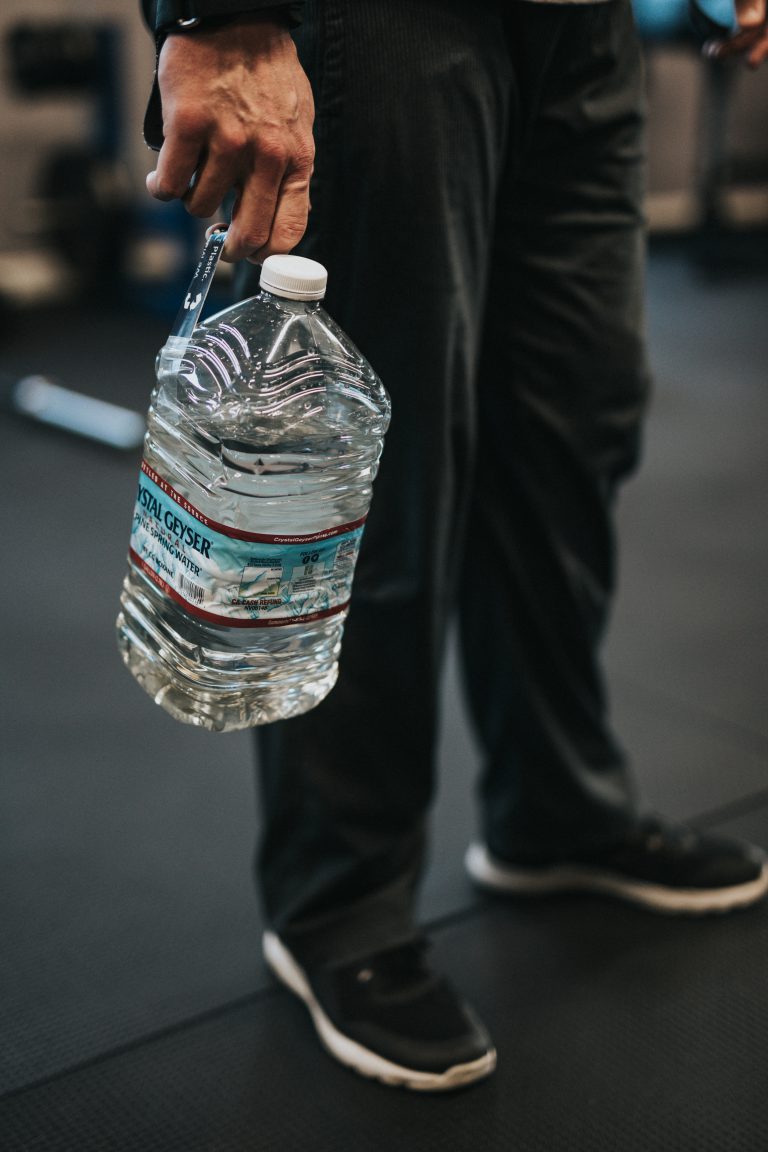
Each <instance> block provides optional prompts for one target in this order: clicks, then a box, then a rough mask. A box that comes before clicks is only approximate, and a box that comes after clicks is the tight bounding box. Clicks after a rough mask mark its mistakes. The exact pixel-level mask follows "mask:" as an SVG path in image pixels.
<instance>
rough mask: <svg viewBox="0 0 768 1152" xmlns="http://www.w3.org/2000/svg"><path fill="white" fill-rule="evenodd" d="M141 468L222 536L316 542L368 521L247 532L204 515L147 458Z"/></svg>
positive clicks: (266, 541)
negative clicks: (296, 532) (301, 531)
mask: <svg viewBox="0 0 768 1152" xmlns="http://www.w3.org/2000/svg"><path fill="white" fill-rule="evenodd" d="M141 470H142V472H143V473H144V474H145V476H148V477H149V478H150V480H152V481H153V483H155V484H157V486H158V488H160V489H161V490H162V491H163V492H165V494H166V496H170V497H171V499H172V500H175V501H176V503H177V504H178V505H179V507H180V508H183V509H184V511H185V512H188V513H189V515H190V516H194V517H195V519H196V520H199V521H200V523H201V524H204V525H205V527H206V528H212V529H213V530H214V531H215V532H220V533H221V534H222V536H230V537H232V539H234V540H250V541H253V542H254V543H255V544H316V543H317V542H318V541H319V540H330V539H332V538H333V537H334V536H343V535H344V533H345V532H353V531H354V530H355V528H362V526H363V524H365V521H366V517H365V516H361V517H360V519H359V520H351V521H350V522H349V523H348V524H339V525H338V527H336V528H324V529H322V531H320V532H310V533H309V534H308V535H306V536H270V535H268V534H267V533H266V532H245V531H244V530H243V529H242V528H233V527H232V525H231V524H221V523H220V522H219V521H218V520H211V519H209V517H207V516H204V515H203V514H202V512H199V511H198V510H197V508H195V506H194V505H193V504H190V503H189V501H188V500H187V499H186V497H185V496H182V495H181V493H180V492H177V491H176V489H175V488H174V487H172V485H170V484H169V483H168V481H167V480H163V478H162V476H161V475H160V474H159V473H158V472H155V470H154V468H153V467H152V466H151V465H150V464H147V462H146V460H142V462H141Z"/></svg>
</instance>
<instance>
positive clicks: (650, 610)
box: [0, 250, 768, 1152]
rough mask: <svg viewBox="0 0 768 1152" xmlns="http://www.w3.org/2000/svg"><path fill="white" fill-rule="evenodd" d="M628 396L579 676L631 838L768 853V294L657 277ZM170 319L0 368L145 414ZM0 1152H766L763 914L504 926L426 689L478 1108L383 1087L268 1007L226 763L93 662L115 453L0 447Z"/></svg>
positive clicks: (474, 755)
mask: <svg viewBox="0 0 768 1152" xmlns="http://www.w3.org/2000/svg"><path fill="white" fill-rule="evenodd" d="M648 296H649V332H650V346H651V352H652V358H653V364H654V369H655V375H656V389H655V397H654V401H653V406H652V411H651V416H650V419H649V424H648V430H647V438H646V448H645V458H644V463H643V467H642V470H641V471H640V473H639V474H638V476H637V477H636V478H635V479H633V480H632V481H631V483H630V484H629V485H628V486H627V487H626V489H625V491H624V493H623V495H622V499H621V503H620V508H619V518H620V526H621V535H622V560H621V589H620V594H619V597H618V601H617V604H616V610H615V615H614V623H613V627H612V630H611V634H610V639H609V642H608V645H607V649H606V664H607V668H608V671H609V678H610V684H611V689H612V700H613V712H614V717H615V722H616V726H617V728H618V730H619V732H620V734H621V736H622V738H623V740H624V742H625V744H626V745H627V747H628V748H629V749H630V750H631V753H632V757H633V761H634V764H635V770H636V774H637V778H638V781H639V786H640V791H641V795H642V798H643V801H644V805H645V807H647V808H649V809H654V810H658V811H662V812H664V813H665V814H667V815H669V816H672V817H676V818H684V819H686V820H689V821H691V822H693V823H694V824H695V825H698V826H699V827H705V828H713V829H717V830H718V831H722V832H726V833H729V834H735V835H739V836H743V837H746V838H749V839H750V840H752V841H754V842H756V843H758V844H761V845H762V846H763V847H764V848H768V709H767V708H766V687H768V675H767V672H768V668H767V663H768V656H767V652H768V643H767V642H768V628H767V627H766V625H767V624H768V620H767V619H766V617H767V605H768V598H767V596H766V592H767V590H768V524H767V523H766V491H767V488H766V481H768V441H767V440H766V427H767V426H768V387H766V384H767V383H768V378H767V375H766V365H767V364H768V323H766V316H767V315H768V273H762V272H759V271H755V270H754V269H753V270H752V271H751V272H750V273H749V274H742V273H738V272H733V273H732V274H728V275H721V276H717V277H713V276H711V275H705V274H702V272H701V270H700V269H699V268H698V267H697V266H696V264H695V263H694V262H693V261H691V260H690V259H689V257H688V256H687V254H686V253H685V251H679V250H673V251H666V250H655V251H653V252H652V254H651V260H650V269H649V282H648ZM168 324H169V321H168V318H167V317H163V316H158V315H152V314H148V313H146V312H143V311H141V310H139V309H136V310H134V311H131V312H129V313H121V312H119V311H118V310H117V309H115V308H114V307H111V306H109V305H108V304H100V305H96V306H94V307H91V308H88V309H84V308H73V307H63V306H62V307H48V308H46V309H45V310H42V311H41V310H37V311H35V312H27V313H20V314H19V315H18V316H17V317H16V318H15V321H14V323H13V324H6V327H5V329H4V331H3V333H2V336H0V371H2V372H4V373H10V374H16V375H22V374H24V373H28V372H47V373H50V374H52V375H55V376H56V377H57V378H58V379H59V380H60V381H61V382H62V383H64V384H66V385H68V386H69V387H71V388H75V389H78V390H80V391H82V392H85V393H88V394H91V395H96V396H100V397H102V398H103V399H109V400H112V401H115V402H117V403H120V404H125V405H127V406H129V407H132V408H135V409H138V410H141V411H143V410H144V409H145V408H146V405H147V402H148V397H149V391H150V387H151V377H152V365H153V361H154V355H155V352H156V350H157V348H158V347H159V345H160V344H161V343H162V341H163V339H164V337H165V334H166V332H167V329H168ZM0 440H1V442H2V458H3V460H4V468H5V473H4V474H5V477H6V480H5V483H4V489H5V491H4V524H5V527H4V532H3V559H4V564H3V573H4V575H3V597H2V606H1V607H0V612H1V613H2V618H3V632H4V644H3V690H2V706H3V712H4V718H3V730H4V735H3V744H2V746H3V755H2V760H3V767H2V773H1V776H0V789H1V790H2V791H1V794H0V822H1V825H2V831H1V832H0V875H2V884H1V885H0V887H1V888H2V892H1V893H0V925H1V926H2V928H1V930H0V1037H2V1041H1V1042H0V1148H2V1149H3V1152H91V1150H93V1152H246V1150H248V1152H252V1150H254V1149H258V1150H259V1152H272V1150H274V1152H305V1150H306V1152H392V1150H394V1149H398V1150H400V1152H410V1150H413V1152H429V1150H432V1149H435V1150H437V1149H451V1150H452V1152H463V1150H465V1149H466V1150H467V1152H469V1150H470V1149H471V1150H472V1152H476V1150H478V1149H482V1150H483V1152H501V1150H504V1152H512V1150H514V1152H599V1150H605V1152H765V1149H766V1148H768V1092H767V1091H766V1060H767V1058H768V1040H767V1039H766V1038H767V1037H768V964H766V948H767V946H768V905H766V906H761V907H758V908H756V909H753V910H750V911H747V912H742V913H738V914H735V915H731V916H728V917H714V918H707V919H692V918H672V917H666V916H658V915H653V914H651V913H647V912H643V911H639V910H634V909H632V908H630V907H627V906H623V905H622V904H620V903H618V902H616V901H611V900H609V899H600V898H596V897H570V898H562V897H560V898H550V899H548V900H544V901H530V900H529V901H527V902H526V901H524V900H518V901H515V902H510V903H506V902H499V901H493V900H490V899H485V898H482V897H480V896H479V895H478V894H476V893H475V892H474V891H473V889H472V888H471V886H470V884H469V882H468V881H467V879H466V878H465V876H464V874H463V870H462V856H463V852H464V848H465V846H466V843H467V841H468V840H469V838H470V837H471V835H472V832H473V829H474V808H473V804H472V790H473V786H474V780H475V778H476V774H477V769H478V764H479V756H478V752H477V749H476V747H475V744H474V742H473V738H472V734H471V732H470V729H469V727H468V724H467V719H466V715H465V712H464V710H463V704H462V700H461V694H460V688H459V680H458V672H457V668H456V662H455V658H454V657H453V656H452V657H451V659H450V660H449V662H448V665H447V669H446V677H445V695H444V711H443V738H442V750H441V757H440V759H441V785H440V792H439V795H438V798H437V803H436V807H435V812H434V834H433V850H432V857H431V863H430V868H429V873H428V876H427V878H426V882H425V886H424V891H423V896H422V901H421V916H422V919H423V921H424V923H425V924H426V925H428V926H429V927H430V931H431V935H432V937H433V940H434V959H435V962H436V963H437V964H438V965H440V966H441V967H442V968H444V970H445V971H446V972H448V973H449V974H450V975H451V977H452V978H453V979H454V981H455V982H456V983H457V984H458V985H459V986H460V987H461V988H462V990H463V991H464V992H465V994H466V995H467V997H468V998H469V999H470V1000H471V1001H472V1002H473V1003H474V1004H475V1006H476V1007H477V1009H478V1011H479V1012H480V1014H481V1015H482V1016H483V1017H484V1019H485V1020H486V1021H487V1023H488V1024H489V1026H490V1027H491V1030H492V1031H493V1034H494V1037H495V1039H496V1042H497V1047H498V1051H499V1066H498V1070H497V1073H496V1075H495V1076H494V1077H492V1078H491V1079H490V1080H488V1081H486V1082H483V1083H481V1084H479V1085H476V1086H474V1087H472V1088H470V1089H468V1090H465V1091H462V1092H459V1093H457V1094H455V1095H451V1096H429V1097H427V1096H420V1095H416V1094H408V1093H406V1092H401V1091H393V1090H391V1089H385V1088H383V1087H380V1086H378V1085H376V1084H374V1083H369V1082H367V1081H364V1080H362V1079H360V1078H358V1077H356V1076H355V1075H354V1074H353V1073H350V1072H348V1071H346V1070H344V1069H343V1068H341V1067H339V1066H337V1065H336V1064H335V1063H334V1062H333V1061H332V1060H331V1059H330V1058H329V1057H328V1056H326V1055H325V1053H324V1052H323V1051H322V1050H321V1048H320V1047H319V1045H318V1042H317V1041H316V1039H315V1036H314V1033H313V1031H312V1029H311V1027H310V1024H309V1021H308V1017H307V1016H306V1014H305V1012H304V1010H303V1008H302V1007H301V1005H299V1004H297V1003H296V1002H294V1001H293V1000H292V999H291V997H290V996H289V995H288V994H287V993H286V992H285V991H283V990H281V989H280V988H278V987H277V986H276V985H275V984H274V983H273V981H272V980H271V978H270V977H269V975H268V973H267V971H266V969H265V966H264V963H263V961H262V960H261V957H260V950H259V937H260V929H261V925H260V918H259V910H258V906H257V902H256V899H255V896H254V890H253V884H252V879H251V859H252V852H253V845H254V838H255V834H256V829H257V827H258V820H259V813H258V804H257V802H256V799H255V795H254V787H253V766H252V751H251V741H250V739H249V737H248V736H247V735H241V734H238V735H235V736H214V735H210V734H207V733H202V732H199V731H197V730H195V729H192V728H187V727H185V726H182V725H179V724H177V723H175V722H174V721H173V720H171V719H170V718H169V717H167V716H166V715H165V714H164V713H163V712H162V711H161V710H160V709H159V708H157V707H155V706H154V705H153V704H152V702H151V701H150V700H149V698H148V697H147V696H145V695H144V694H143V692H141V691H140V689H139V688H137V687H136V686H135V685H134V683H133V681H132V680H131V678H130V677H129V675H128V673H127V672H125V670H124V669H123V667H122V665H121V663H120V660H119V658H118V656H117V653H116V648H115V643H114V633H113V629H114V617H115V614H116V608H117V600H118V594H119V587H120V582H121V579H122V575H123V570H124V565H125V553H126V547H127V539H128V530H129V521H130V515H131V510H132V503H133V496H134V488H135V483H136V477H137V468H138V453H127V454H125V453H123V454H120V453H117V452H110V451H108V450H106V449H104V448H99V447H97V446H95V445H93V444H92V443H89V442H87V441H84V440H81V439H77V438H76V437H74V436H68V435H65V434H61V433H54V432H50V431H47V430H45V429H43V428H41V427H40V426H39V425H37V424H33V423H29V422H24V421H22V420H20V419H18V418H15V417H10V416H4V417H2V423H1V426H0Z"/></svg>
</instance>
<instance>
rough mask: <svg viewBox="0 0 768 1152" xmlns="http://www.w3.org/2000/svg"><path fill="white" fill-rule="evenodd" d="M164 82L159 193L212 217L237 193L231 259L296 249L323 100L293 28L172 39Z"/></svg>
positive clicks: (255, 20) (153, 177)
mask: <svg viewBox="0 0 768 1152" xmlns="http://www.w3.org/2000/svg"><path fill="white" fill-rule="evenodd" d="M158 82H159V85H160V94H161V97H162V105H163V132H164V136H165V140H164V143H163V147H162V148H161V150H160V154H159V156H158V161H157V168H156V170H155V171H154V172H150V173H149V175H148V176H147V188H148V189H149V191H150V192H151V194H152V195H153V196H155V197H157V199H158V200H173V199H176V198H177V197H178V198H179V199H181V200H183V201H184V204H185V205H186V207H187V209H188V211H189V212H191V213H192V215H193V216H211V215H212V214H213V213H214V212H215V211H216V209H217V208H218V207H219V205H220V204H221V201H222V200H223V199H224V197H225V195H226V194H227V193H228V192H229V191H231V190H234V191H235V194H236V202H235V207H234V210H233V213H232V222H231V225H230V227H229V231H228V234H227V243H226V248H225V250H224V258H225V259H229V260H240V259H242V258H243V257H247V258H248V259H250V260H253V261H254V262H261V261H263V260H264V259H265V258H266V257H267V256H269V255H270V254H271V253H273V252H289V251H290V250H291V249H292V248H293V247H295V245H296V244H298V242H299V240H300V239H301V237H302V236H303V234H304V230H305V228H306V226H307V214H308V212H309V179H310V176H311V174H312V163H313V160H314V142H313V139H312V122H313V119H314V103H313V100H312V91H311V88H310V86H309V81H308V80H307V77H306V75H305V73H304V71H303V69H302V67H301V65H300V64H299V61H298V58H297V55H296V49H295V47H294V44H293V41H292V39H291V37H290V34H289V32H288V30H287V28H285V27H284V26H282V25H280V24H278V23H276V22H275V21H274V20H272V19H269V18H266V17H263V16H261V17H259V16H254V17H248V18H244V19H243V20H242V21H240V20H238V21H237V22H236V23H232V24H226V25H224V26H219V27H216V28H211V29H205V28H201V29H200V30H197V31H195V32H192V33H185V34H183V35H171V36H169V37H168V38H167V39H166V41H165V43H164V44H163V47H162V50H161V52H160V60H159V64H158Z"/></svg>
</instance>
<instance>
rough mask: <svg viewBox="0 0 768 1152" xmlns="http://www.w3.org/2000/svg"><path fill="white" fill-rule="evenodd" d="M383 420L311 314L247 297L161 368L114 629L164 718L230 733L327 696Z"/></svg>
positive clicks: (376, 388)
mask: <svg viewBox="0 0 768 1152" xmlns="http://www.w3.org/2000/svg"><path fill="white" fill-rule="evenodd" d="M388 421H389V401H388V398H387V395H386V392H385V391H384V388H383V386H382V384H381V382H380V381H379V380H378V377H377V376H376V375H375V373H374V372H373V370H372V369H371V368H370V366H369V365H368V364H367V362H366V361H365V360H364V358H363V357H362V356H361V355H360V353H359V352H358V351H357V349H356V348H355V347H354V346H353V345H352V344H351V342H350V341H349V340H348V339H347V337H346V336H345V335H344V334H343V333H342V332H341V331H340V329H339V328H338V327H337V326H336V325H335V324H334V323H333V321H332V320H330V318H329V317H328V316H327V314H326V313H325V312H324V310H323V309H322V308H321V307H320V305H319V304H317V303H308V302H303V301H292V300H284V299H281V298H279V297H276V296H273V295H271V294H269V293H266V292H262V293H260V294H259V295H258V296H256V297H255V298H253V299H252V300H249V301H245V302H244V303H242V304H240V305H237V306H235V307H234V308H231V309H228V310H227V311H226V312H224V313H220V314H219V315H218V316H216V317H213V318H212V319H211V320H209V321H208V322H207V323H206V324H205V325H202V326H201V327H200V328H198V329H197V330H196V331H195V333H194V336H193V339H192V342H191V343H190V345H189V346H188V347H187V348H186V349H185V350H184V353H183V355H182V356H181V357H179V358H176V359H174V357H173V356H172V355H171V354H168V353H165V354H163V353H161V355H160V357H159V358H158V382H157V386H156V388H155V391H154V392H153V396H152V402H151V405H150V411H149V416H148V428H147V435H146V438H145V445H144V460H143V463H142V470H141V476H140V480H139V486H138V492H137V499H136V506H135V509H134V520H133V530H132V534H131V548H130V554H129V564H128V572H127V575H126V578H125V581H124V586H123V591H122V596H121V611H120V615H119V617H118V622H117V632H118V643H119V647H120V651H121V653H122V656H123V659H124V661H125V663H126V664H127V666H128V668H129V669H130V671H131V672H132V673H133V675H134V677H135V678H136V680H137V681H138V682H139V683H140V684H141V685H142V687H143V688H144V689H145V690H146V691H147V692H148V693H149V694H150V695H151V696H152V697H153V699H154V700H155V701H156V702H157V703H158V704H160V705H161V706H162V707H163V708H165V709H166V710H167V711H168V712H169V713H171V715H173V716H175V717H176V718H177V719H179V720H182V721H185V722H187V723H191V724H196V725H199V726H201V727H205V728H208V729H211V730H214V731H227V730H235V729H239V728H247V727H251V726H253V725H256V724H264V723H268V722H271V721H273V720H277V719H285V718H287V717H290V716H295V715H298V714H299V713H302V712H306V711H307V710H308V709H310V708H312V707H313V706H314V705H315V704H317V703H319V702H320V700H322V699H323V698H324V697H325V696H326V695H327V693H328V692H329V691H330V690H331V688H332V687H333V684H334V683H335V680H336V676H337V673H338V657H339V651H340V646H341V639H342V633H343V628H344V621H345V619H346V615H347V611H348V603H349V595H350V592H351V586H352V577H353V573H354V566H355V561H356V558H357V552H358V550H359V545H360V539H361V536H362V532H363V527H364V522H365V517H366V516H367V513H368V508H369V506H370V502H371V495H372V487H371V486H372V483H373V480H374V477H375V475H376V471H377V468H378V461H379V456H380V453H381V449H382V443H383V436H384V433H385V431H386V428H387V425H388Z"/></svg>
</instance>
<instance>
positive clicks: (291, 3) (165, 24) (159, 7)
mask: <svg viewBox="0 0 768 1152" xmlns="http://www.w3.org/2000/svg"><path fill="white" fill-rule="evenodd" d="M140 3H141V10H142V13H143V16H144V20H145V22H146V24H147V26H148V28H149V29H150V31H151V32H152V33H154V37H155V47H156V52H157V55H158V56H159V55H160V49H161V47H162V45H163V41H164V39H165V37H166V36H167V35H168V34H169V33H183V32H184V31H185V30H187V31H189V30H191V29H192V28H196V27H197V26H198V25H202V26H205V24H206V23H213V22H216V21H220V20H225V21H226V20H227V19H231V18H234V17H237V16H241V15H247V14H250V13H252V12H264V11H267V10H268V9H271V10H272V11H278V10H279V11H281V12H284V13H285V16H286V18H287V20H288V22H289V23H290V24H292V25H296V24H300V23H301V12H302V9H303V7H304V3H303V0H140ZM144 140H145V141H146V143H147V144H148V145H149V147H150V148H154V149H155V151H159V149H160V148H162V145H163V109H162V105H161V102H160V89H159V87H158V84H157V71H155V79H154V81H153V83H152V91H151V92H150V95H149V103H148V104H147V111H146V114H145V116H144Z"/></svg>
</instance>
